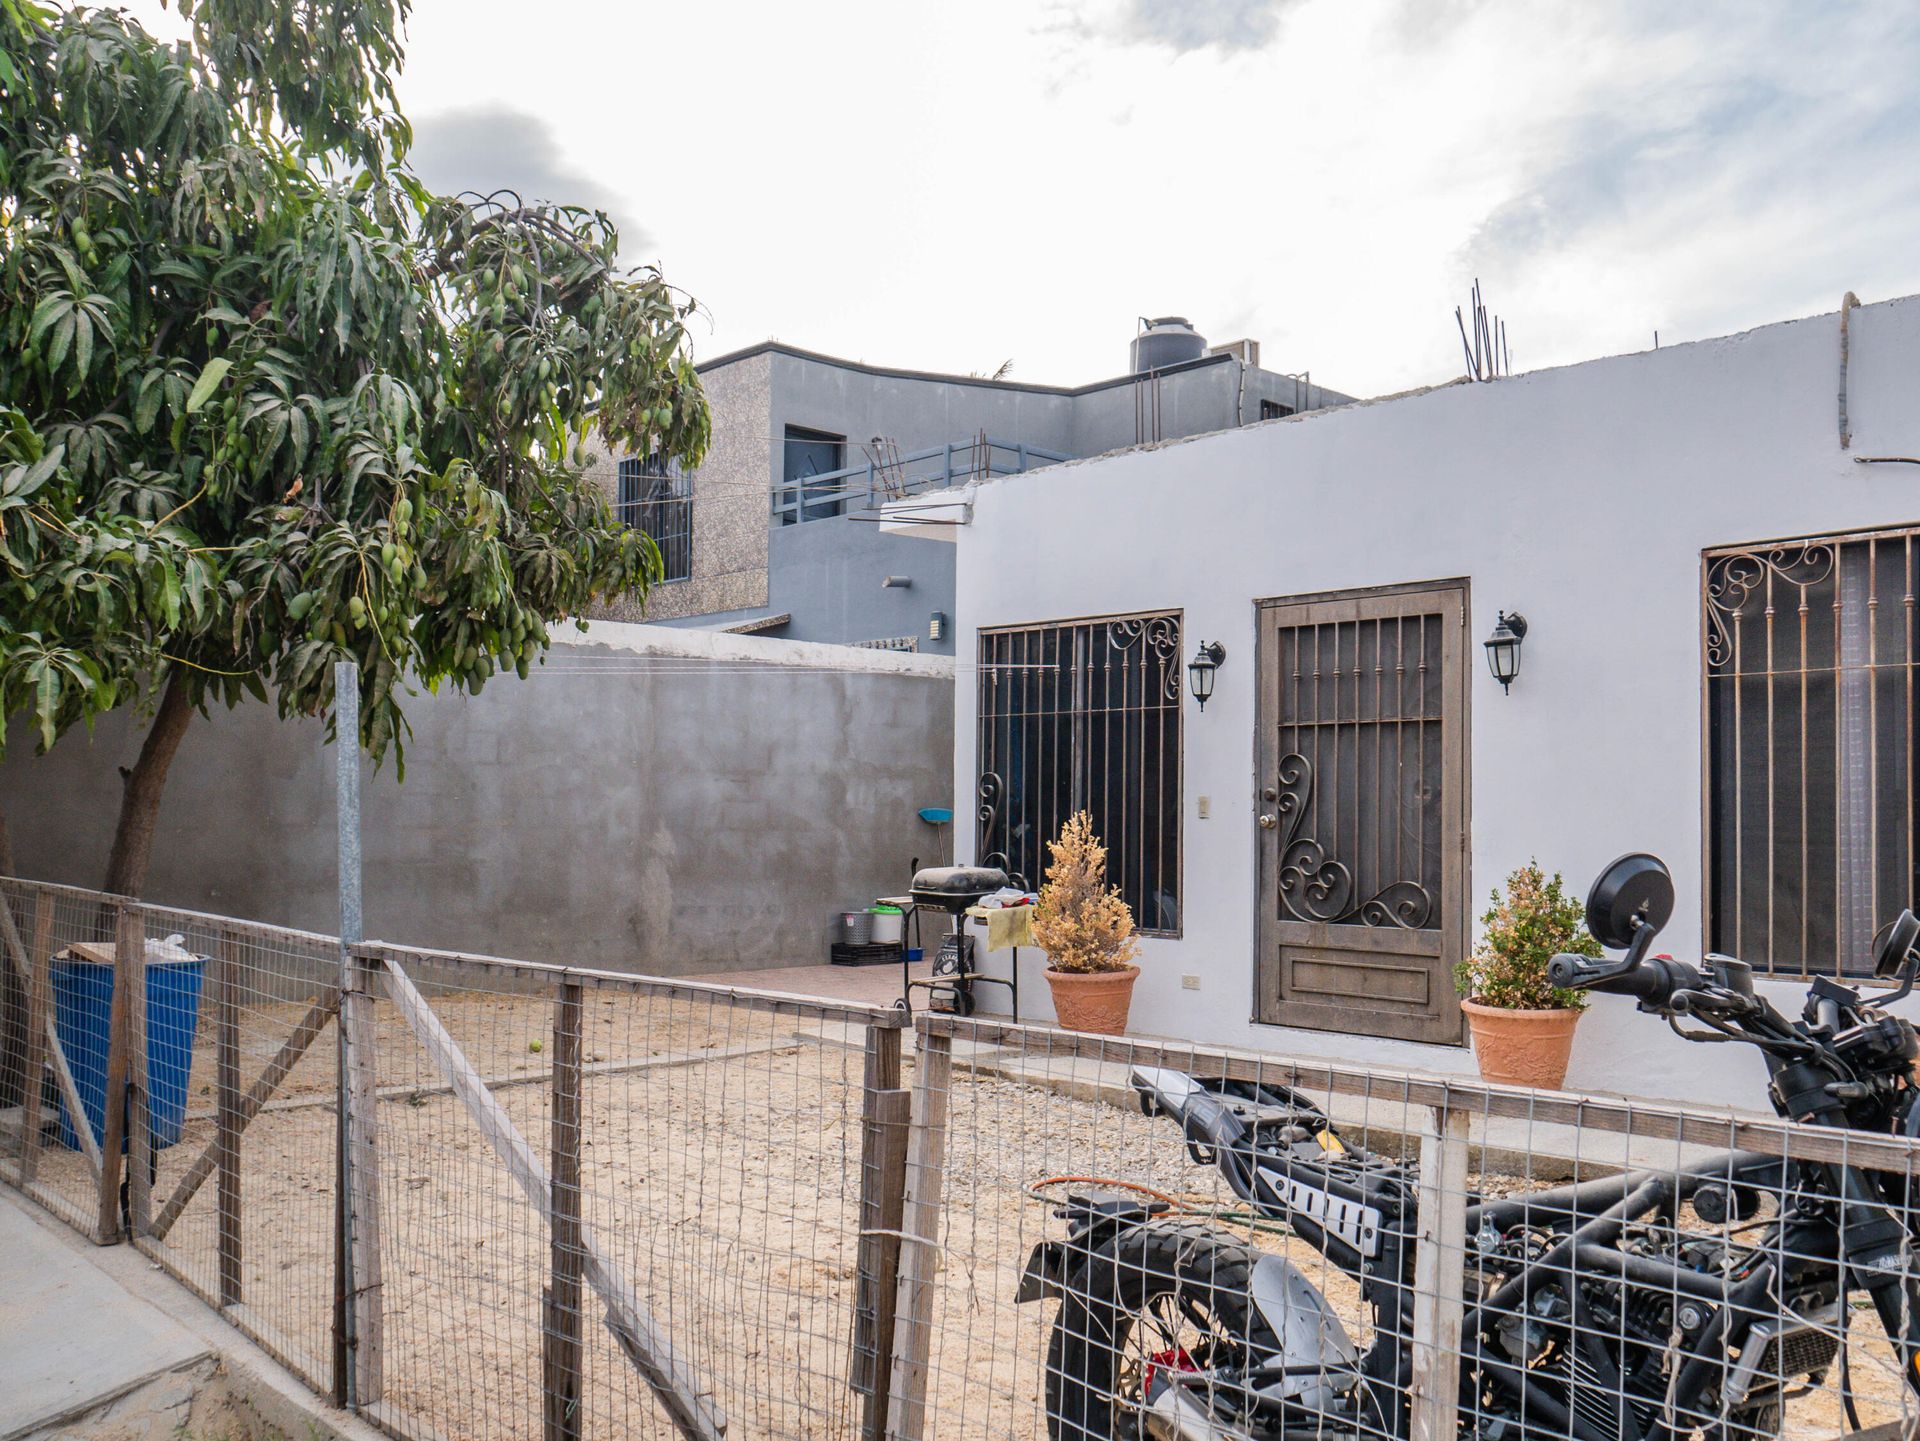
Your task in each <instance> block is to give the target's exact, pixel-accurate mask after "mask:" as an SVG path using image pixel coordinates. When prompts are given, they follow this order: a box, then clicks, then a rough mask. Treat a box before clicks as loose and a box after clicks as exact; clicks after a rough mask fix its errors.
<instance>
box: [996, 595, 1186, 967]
mask: <svg viewBox="0 0 1920 1441" xmlns="http://www.w3.org/2000/svg"><path fill="white" fill-rule="evenodd" d="M1180 619H1181V617H1180V612H1178V611H1165V612H1159V613H1154V614H1146V615H1129V616H1113V617H1105V618H1101V619H1098V620H1085V621H1071V622H1061V623H1056V624H1044V625H1030V626H1017V627H1010V628H1005V629H993V630H983V631H981V632H980V681H979V697H980V698H979V707H980V709H979V745H978V752H977V756H978V774H979V778H978V800H979V814H978V820H979V840H978V845H977V849H978V851H979V853H980V858H981V861H982V863H983V864H992V865H1001V866H1004V867H1005V868H1006V869H1007V870H1008V871H1009V872H1011V873H1012V874H1014V875H1015V876H1017V877H1019V878H1020V880H1021V881H1022V882H1023V883H1024V884H1027V885H1030V886H1036V887H1037V886H1038V885H1039V884H1040V883H1041V881H1042V879H1043V878H1044V876H1045V873H1046V868H1047V864H1048V861H1049V859H1050V857H1049V853H1048V850H1047V843H1048V842H1049V841H1051V840H1054V839H1055V838H1057V837H1058V835H1059V834H1060V827H1061V826H1062V825H1063V824H1065V822H1066V820H1067V818H1068V817H1069V816H1071V815H1072V814H1073V813H1074V812H1076V811H1079V810H1085V811H1087V812H1089V813H1090V814H1091V815H1092V817H1093V826H1094V830H1095V831H1096V832H1097V833H1098V835H1099V836H1100V839H1101V841H1102V842H1103V843H1104V844H1105V845H1106V847H1107V877H1108V880H1109V881H1110V882H1111V883H1112V884H1113V885H1115V886H1117V887H1119V890H1120V894H1121V896H1122V897H1123V898H1124V899H1125V900H1126V902H1127V904H1128V905H1129V906H1131V907H1132V908H1133V916H1134V924H1135V925H1136V927H1137V928H1138V929H1139V930H1140V931H1142V932H1143V933H1146V934H1149V935H1163V936H1172V935H1178V934H1179V933H1180V761H1181V750H1180V710H1181V683H1182V679H1183V674H1182V666H1183V664H1184V661H1183V659H1182V653H1181V652H1182V644H1181V626H1180Z"/></svg>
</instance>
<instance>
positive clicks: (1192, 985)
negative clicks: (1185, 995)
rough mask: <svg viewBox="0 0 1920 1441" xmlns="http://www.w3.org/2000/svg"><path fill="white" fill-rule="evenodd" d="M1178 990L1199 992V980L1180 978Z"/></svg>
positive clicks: (1195, 977) (1190, 977) (1193, 977)
mask: <svg viewBox="0 0 1920 1441" xmlns="http://www.w3.org/2000/svg"><path fill="white" fill-rule="evenodd" d="M1180 989H1181V990H1183V991H1197V990H1199V989H1200V978H1199V977H1198V976H1182V977H1181V978H1180Z"/></svg>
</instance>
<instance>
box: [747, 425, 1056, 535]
mask: <svg viewBox="0 0 1920 1441" xmlns="http://www.w3.org/2000/svg"><path fill="white" fill-rule="evenodd" d="M1072 458H1073V457H1072V456H1069V455H1063V454H1061V453H1060V452H1058V451H1053V450H1043V449H1042V448H1041V447H1039V446H1037V445H1027V444H1025V443H1023V442H1020V441H1011V440H994V439H992V438H990V437H985V436H980V437H976V438H974V439H972V440H954V441H948V442H947V443H946V444H944V445H931V446H928V447H927V448H926V449H924V450H915V451H909V452H908V453H906V454H904V455H901V454H898V453H896V452H894V451H893V450H891V449H890V448H885V447H882V448H880V449H877V450H876V451H875V452H874V453H873V454H870V455H869V456H868V457H867V458H866V459H865V460H863V461H862V462H861V463H860V464H858V465H849V466H845V467H843V468H841V469H839V470H829V471H824V472H822V473H821V474H818V475H810V476H805V477H802V478H800V479H796V480H793V481H789V482H787V483H785V484H782V485H779V486H777V487H775V489H774V492H773V517H774V520H775V521H776V522H778V523H780V524H783V525H786V524H792V523H794V522H797V521H799V520H802V519H817V518H821V517H824V516H826V515H829V514H833V515H843V514H845V513H847V511H848V510H849V509H864V510H877V509H878V508H879V507H880V506H882V505H884V504H885V503H886V502H887V501H890V500H899V499H901V498H902V497H905V496H909V495H918V494H920V493H921V492H922V491H929V490H945V489H947V488H948V487H950V486H954V485H962V484H965V483H966V482H967V481H969V480H984V479H986V478H988V477H990V476H995V475H1019V474H1021V473H1022V472H1024V471H1028V470H1033V469H1036V468H1037V467H1039V466H1043V465H1053V464H1056V463H1057V462H1059V461H1063V460H1071V459H1072Z"/></svg>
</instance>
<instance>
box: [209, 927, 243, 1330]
mask: <svg viewBox="0 0 1920 1441" xmlns="http://www.w3.org/2000/svg"><path fill="white" fill-rule="evenodd" d="M219 950H220V953H219V955H218V956H216V957H215V958H214V977H215V984H214V1003H213V1004H214V1022H213V1024H214V1058H213V1078H214V1090H215V1092H216V1096H215V1105H216V1107H217V1108H218V1109H217V1113H216V1116H215V1120H214V1128H215V1129H214V1135H215V1137H216V1138H217V1141H218V1145H219V1151H218V1159H217V1161H216V1163H215V1164H216V1165H217V1166H218V1168H219V1181H218V1183H217V1185H218V1188H217V1191H216V1201H217V1215H218V1220H219V1257H220V1304H221V1305H222V1306H236V1305H238V1304H239V1303H240V1301H241V1300H242V1299H243V1296H244V1288H243V1287H242V1285H241V1279H240V1277H241V1262H242V1259H243V1258H242V1252H241V1246H240V1236H241V1229H240V1206H241V1196H240V1131H241V1127H242V1126H243V1125H244V1124H245V1123H244V1122H242V1121H241V1119H240V1034H239V1017H238V1011H239V1007H240V942H239V940H238V938H236V937H235V936H234V934H233V932H232V931H230V930H228V929H227V928H226V927H224V926H223V927H221V929H220V947H219Z"/></svg>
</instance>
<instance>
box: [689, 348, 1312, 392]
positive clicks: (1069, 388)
mask: <svg viewBox="0 0 1920 1441" xmlns="http://www.w3.org/2000/svg"><path fill="white" fill-rule="evenodd" d="M769 353H772V354H778V355H787V356H791V357H793V358H794V359H795V360H805V361H811V362H812V363H813V364H815V365H831V366H833V367H835V368H836V369H839V370H851V371H856V372H858V373H859V374H861V375H877V376H883V377H885V378H888V379H893V380H927V381H934V382H937V383H939V384H942V385H977V386H980V387H982V388H983V389H986V390H1023V391H1027V392H1029V393H1031V394H1037V395H1088V394H1091V393H1092V392H1093V391H1096V390H1106V389H1108V388H1110V387H1112V386H1115V385H1130V384H1132V383H1133V382H1134V381H1136V380H1139V379H1140V378H1141V377H1140V376H1139V375H1116V376H1112V377H1110V378H1108V379H1106V380H1095V381H1090V382H1089V383H1087V384H1086V385H1038V384H1035V383H1033V382H1031V381H1025V380H993V379H990V378H989V377H987V376H984V375H949V374H945V373H943V372H941V371H937V370H909V369H906V368H904V367H902V366H895V365H869V364H867V362H866V361H864V360H847V359H844V358H842V357H841V356H838V355H826V354H823V353H822V352H820V351H818V350H803V349H802V348H801V347H799V346H797V345H788V344H787V343H786V342H785V341H784V340H762V341H760V342H758V343H757V344H754V345H749V346H745V347H743V348H742V349H740V350H730V351H728V352H727V353H726V354H725V355H716V356H714V357H713V359H711V360H702V361H700V362H698V363H697V364H696V365H695V366H694V367H693V368H694V369H695V370H696V371H698V372H701V373H704V372H706V371H709V370H718V369H720V368H721V367H722V366H727V365H733V364H736V363H738V362H739V361H742V360H751V359H752V358H753V357H754V356H756V355H766V354H769ZM1233 358H1234V357H1233V356H1232V355H1231V354H1229V353H1228V352H1226V351H1224V350H1223V351H1220V352H1218V353H1215V354H1210V355H1202V356H1200V357H1199V358H1198V359H1195V360H1183V361H1181V362H1180V363H1179V364H1177V365H1162V366H1160V367H1158V368H1157V369H1155V370H1152V371H1147V372H1144V373H1145V374H1149V375H1177V374H1179V373H1180V372H1181V371H1183V370H1200V369H1203V368H1205V367H1206V366H1209V365H1220V364H1223V363H1225V362H1227V361H1231V360H1232V359H1233ZM1262 368H1263V367H1261V366H1255V367H1254V369H1256V370H1259V369H1262ZM1267 373H1268V374H1269V375H1280V374H1284V373H1285V372H1282V371H1268V372H1267ZM1315 388H1316V389H1318V390H1325V389H1327V387H1325V386H1316V387H1315ZM1330 393H1337V392H1330Z"/></svg>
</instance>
